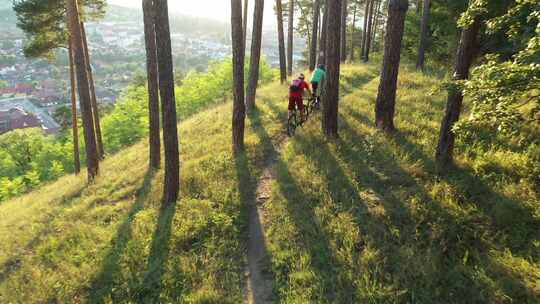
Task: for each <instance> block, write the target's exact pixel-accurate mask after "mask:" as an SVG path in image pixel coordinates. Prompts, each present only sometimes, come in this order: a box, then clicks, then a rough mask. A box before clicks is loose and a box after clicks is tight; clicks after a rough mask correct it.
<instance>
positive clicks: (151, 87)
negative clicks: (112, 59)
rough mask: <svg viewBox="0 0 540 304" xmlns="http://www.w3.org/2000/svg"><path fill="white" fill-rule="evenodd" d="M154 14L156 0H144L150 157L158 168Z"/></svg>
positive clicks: (152, 163) (156, 66) (156, 65)
mask: <svg viewBox="0 0 540 304" xmlns="http://www.w3.org/2000/svg"><path fill="white" fill-rule="evenodd" d="M154 14H155V9H154V1H153V0H143V16H144V42H145V46H146V74H147V78H148V121H149V143H148V144H149V145H150V156H149V157H150V167H151V168H153V169H158V168H159V166H160V164H161V140H160V132H159V131H160V130H159V128H160V122H159V79H158V77H159V76H158V63H157V46H156V18H155V15H154Z"/></svg>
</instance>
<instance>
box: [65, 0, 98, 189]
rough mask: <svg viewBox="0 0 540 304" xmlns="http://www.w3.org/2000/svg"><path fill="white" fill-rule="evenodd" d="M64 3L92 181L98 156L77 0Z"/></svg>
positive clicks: (94, 176) (89, 175)
mask: <svg viewBox="0 0 540 304" xmlns="http://www.w3.org/2000/svg"><path fill="white" fill-rule="evenodd" d="M66 5H67V15H68V19H69V22H68V23H69V32H70V36H71V39H72V41H73V58H74V62H75V71H76V74H77V91H78V94H79V102H80V108H81V115H82V122H83V129H84V141H85V150H86V165H87V168H88V169H87V173H88V181H89V182H92V181H93V180H94V179H95V178H96V176H97V175H98V174H99V156H98V150H97V144H96V133H95V130H94V118H93V117H92V97H91V96H90V88H89V87H88V84H89V80H88V74H87V70H86V58H85V55H84V42H83V39H82V30H81V22H80V17H79V6H78V4H77V0H68V1H67V2H66Z"/></svg>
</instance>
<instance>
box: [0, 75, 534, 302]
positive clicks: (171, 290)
mask: <svg viewBox="0 0 540 304" xmlns="http://www.w3.org/2000/svg"><path fill="white" fill-rule="evenodd" d="M377 70H378V69H377V67H376V66H371V65H362V66H345V67H344V68H343V77H342V92H343V94H344V95H345V96H344V98H343V100H342V102H341V106H340V107H341V108H340V109H341V118H340V128H341V139H340V140H338V141H336V142H327V141H325V140H324V139H323V137H322V136H321V134H320V122H319V117H318V116H315V118H314V119H312V120H310V122H309V123H308V124H307V125H306V126H305V127H304V128H302V129H300V130H299V131H298V133H297V135H296V136H295V137H294V138H293V139H291V140H289V141H286V143H285V145H284V147H283V149H282V151H281V152H280V153H281V154H280V157H279V159H278V161H277V165H276V169H277V170H276V171H277V174H276V179H275V181H274V182H273V183H272V192H271V195H270V198H269V201H268V202H267V203H266V204H265V205H264V211H265V212H264V224H265V227H266V232H267V243H268V246H267V247H268V251H269V260H268V263H267V267H266V268H267V269H268V273H269V274H270V275H271V277H272V280H273V283H274V293H275V295H274V300H275V301H276V302H283V303H537V302H538V301H539V297H540V285H539V284H540V260H539V259H540V248H539V247H540V240H539V238H538V236H539V235H538V231H540V206H539V205H538V201H539V195H538V193H539V190H538V188H537V187H538V185H536V184H535V180H531V179H530V178H529V177H528V176H525V174H527V172H529V171H527V170H526V168H527V167H530V166H531V165H532V164H531V163H530V159H529V157H528V156H527V154H526V153H524V152H521V151H518V150H517V149H513V148H511V147H505V146H497V148H493V149H488V150H480V148H474V149H473V148H471V147H467V146H465V145H464V144H463V143H462V144H460V149H461V151H460V154H461V155H466V157H461V158H460V159H459V164H460V166H459V168H457V169H456V170H454V171H452V172H451V173H450V174H448V175H446V176H438V175H436V174H435V169H434V166H433V163H432V154H433V150H434V143H435V140H436V137H437V128H438V125H439V121H440V117H441V114H442V111H443V102H444V98H443V94H440V93H437V91H436V90H434V89H435V88H436V87H437V86H438V84H439V83H440V79H430V78H428V77H424V76H421V75H419V74H417V73H413V72H410V71H408V70H407V69H403V73H402V75H401V80H400V86H399V87H400V91H399V97H398V117H397V125H398V128H399V129H400V132H399V133H398V134H396V136H395V137H394V138H386V137H384V136H382V135H381V134H379V133H378V132H377V131H376V130H375V129H374V127H373V125H372V123H371V121H372V116H373V115H372V111H373V102H374V97H375V94H376V88H377V83H378V82H377V78H376V77H377V74H378V73H377V72H378V71H377ZM286 91H287V88H286V87H284V86H280V85H279V84H276V83H274V84H270V85H268V86H265V87H264V88H262V89H261V90H260V91H259V98H258V104H259V110H258V111H257V112H256V113H254V115H252V116H251V117H250V118H249V119H248V126H247V133H246V134H247V138H246V142H247V153H246V155H244V156H239V157H234V156H233V155H232V154H231V152H230V149H229V148H230V118H231V105H230V104H227V105H223V106H218V107H215V108H213V109H211V110H208V111H205V112H203V113H201V114H199V115H196V116H194V117H192V118H191V119H189V120H187V121H185V122H183V123H181V124H180V131H179V132H180V136H181V145H182V146H181V159H182V181H181V183H182V184H181V192H182V198H181V200H180V201H179V203H178V204H177V205H176V207H171V208H169V209H162V208H160V205H159V200H160V195H161V184H160V182H161V180H162V172H156V173H152V172H148V169H147V162H148V160H147V148H146V143H145V142H143V143H140V144H138V145H135V146H133V147H132V148H129V149H127V150H125V151H123V152H120V153H118V154H117V155H116V156H113V157H111V158H109V159H107V160H106V161H105V162H104V164H103V169H102V176H101V177H100V178H99V179H98V181H97V182H96V183H95V184H93V185H90V186H86V185H85V183H84V179H83V178H82V177H74V176H67V177H64V178H62V179H61V180H59V181H58V182H56V183H54V184H51V185H49V186H46V187H44V188H42V189H41V190H39V191H36V192H33V193H31V194H29V195H26V196H23V197H21V198H18V199H15V200H11V201H8V202H5V203H3V204H2V205H0V244H1V245H0V246H1V248H0V249H1V250H0V303H10V302H15V303H19V302H21V303H67V302H69V303H71V302H77V303H79V302H80V303H87V302H90V303H110V302H115V303H117V302H118V303H129V302H131V303H132V302H144V303H152V302H162V303H169V302H173V303H178V302H180V303H240V302H242V299H243V293H244V292H243V289H244V284H245V275H244V268H245V264H246V239H247V204H248V203H249V202H251V201H253V200H254V199H255V192H256V184H257V180H258V178H259V175H260V174H261V171H262V167H263V164H264V163H265V160H266V159H267V158H268V157H269V156H270V155H275V153H276V152H277V151H274V149H276V148H275V143H277V142H281V141H282V140H283V133H282V131H283V129H284V125H283V124H284V121H285V118H286V110H285V106H286V104H285V95H286ZM465 152H466V153H465ZM83 176H84V174H83Z"/></svg>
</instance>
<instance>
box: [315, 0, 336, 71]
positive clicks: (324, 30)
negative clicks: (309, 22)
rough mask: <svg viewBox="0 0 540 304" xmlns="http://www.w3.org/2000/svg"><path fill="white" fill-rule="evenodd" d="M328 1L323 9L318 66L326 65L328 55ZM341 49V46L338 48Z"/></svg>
mask: <svg viewBox="0 0 540 304" xmlns="http://www.w3.org/2000/svg"><path fill="white" fill-rule="evenodd" d="M327 2H328V1H325V3H326V4H325V5H324V7H323V11H324V13H323V18H322V25H321V41H320V43H319V45H320V47H319V59H317V63H318V64H326V55H327V51H328V50H327V49H326V46H327V41H328V40H327V39H328V3H327ZM338 48H339V46H338Z"/></svg>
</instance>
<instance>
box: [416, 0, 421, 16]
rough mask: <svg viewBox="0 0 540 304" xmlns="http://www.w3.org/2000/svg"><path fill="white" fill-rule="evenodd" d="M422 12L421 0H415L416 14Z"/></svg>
mask: <svg viewBox="0 0 540 304" xmlns="http://www.w3.org/2000/svg"><path fill="white" fill-rule="evenodd" d="M420 12H422V0H416V14H418V15H420Z"/></svg>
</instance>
